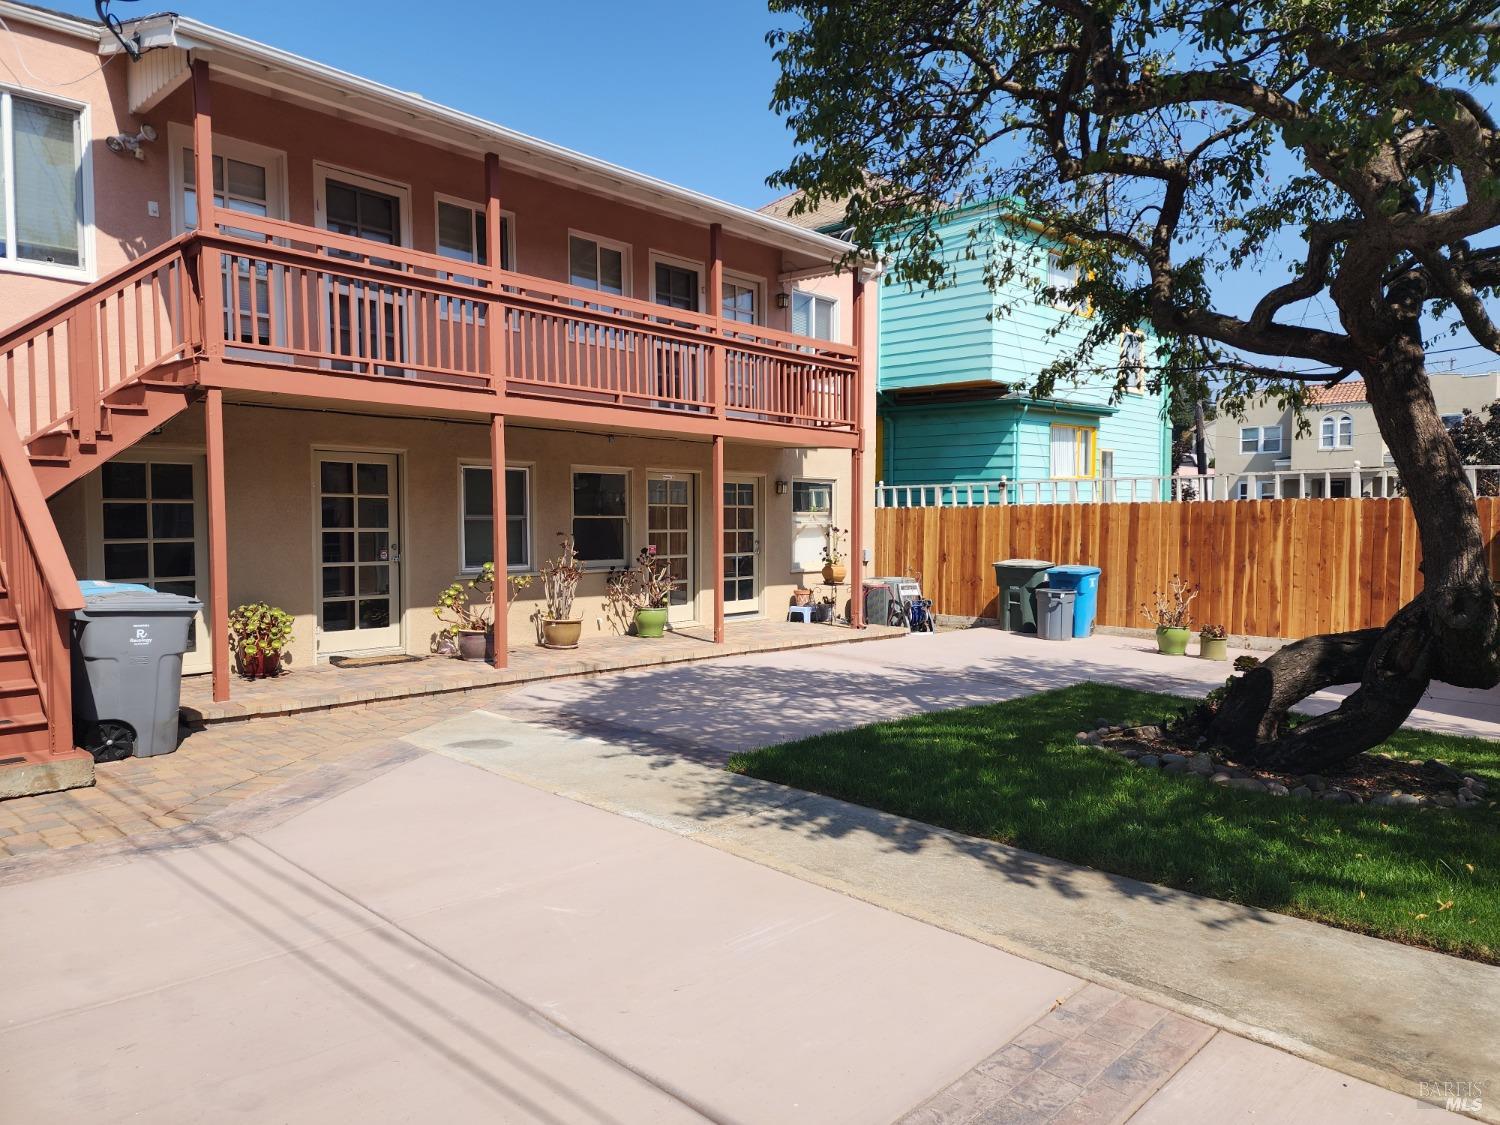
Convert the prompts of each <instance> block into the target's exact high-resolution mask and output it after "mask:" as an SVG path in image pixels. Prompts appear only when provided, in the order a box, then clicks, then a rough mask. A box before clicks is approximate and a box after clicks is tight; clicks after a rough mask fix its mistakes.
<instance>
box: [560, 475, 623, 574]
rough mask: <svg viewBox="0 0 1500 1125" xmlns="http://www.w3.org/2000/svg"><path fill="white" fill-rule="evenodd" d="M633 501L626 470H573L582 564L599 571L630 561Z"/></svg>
mask: <svg viewBox="0 0 1500 1125" xmlns="http://www.w3.org/2000/svg"><path fill="white" fill-rule="evenodd" d="M629 497H630V474H629V473H628V472H627V471H626V470H624V469H574V470H573V541H574V543H575V544H576V545H577V549H578V558H579V560H580V561H581V562H583V563H585V564H586V565H588V566H590V567H593V568H598V567H609V566H624V565H625V564H626V562H628V561H629V557H630V546H629V544H630V504H629Z"/></svg>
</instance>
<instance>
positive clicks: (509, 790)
mask: <svg viewBox="0 0 1500 1125" xmlns="http://www.w3.org/2000/svg"><path fill="white" fill-rule="evenodd" d="M263 839H264V841H265V843H266V845H267V846H268V847H270V848H272V849H274V850H275V851H276V852H277V853H278V854H280V855H282V856H284V857H287V858H288V859H289V860H291V861H293V862H295V863H296V864H297V865H298V866H299V867H301V868H303V869H305V870H307V871H309V872H311V873H313V874H315V875H316V876H317V877H318V878H320V879H322V880H324V881H326V882H327V883H329V884H331V885H335V886H338V887H340V888H342V889H344V890H346V891H347V892H348V893H350V894H351V895H353V897H355V898H357V899H358V900H359V901H360V902H362V903H363V904H365V905H367V906H368V907H370V908H371V909H372V910H374V911H376V912H377V913H379V914H380V915H381V916H382V917H385V918H387V919H390V920H391V921H392V922H394V923H396V924H398V925H399V926H400V927H401V928H402V929H403V930H404V931H406V932H408V933H410V934H412V935H414V936H415V937H416V938H417V939H418V940H420V941H421V942H422V943H423V944H425V945H427V946H428V947H430V948H433V949H436V950H440V951H442V953H443V954H444V955H445V956H447V957H449V958H451V959H452V960H453V961H455V962H457V963H461V964H463V965H465V966H468V967H470V968H472V969H473V970H474V971H475V972H477V973H479V974H480V975H482V976H485V977H487V978H490V979H496V980H503V981H504V982H505V987H506V989H507V990H508V991H510V992H512V993H513V994H514V995H515V996H517V997H518V998H520V999H521V1000H523V1001H524V1002H525V1003H527V1004H529V1005H531V1006H533V1007H535V1008H536V1009H537V1010H539V1011H542V1012H545V1013H546V1014H547V1016H548V1018H550V1019H552V1020H555V1021H556V1022H557V1023H558V1024H559V1025H561V1026H563V1027H565V1028H567V1029H569V1030H573V1031H575V1032H576V1033H578V1034H579V1035H580V1036H582V1037H584V1038H586V1039H587V1040H588V1041H589V1042H590V1043H593V1044H595V1045H597V1046H598V1047H599V1048H600V1049H601V1050H603V1051H604V1052H605V1053H606V1054H609V1055H610V1056H612V1057H619V1058H627V1059H629V1060H630V1061H631V1065H632V1067H633V1068H634V1069H636V1070H637V1071H639V1072H640V1073H642V1074H644V1075H647V1076H649V1077H650V1078H651V1079H652V1081H654V1082H655V1083H657V1084H658V1085H660V1086H662V1087H664V1088H667V1089H671V1090H674V1091H679V1092H681V1096H682V1097H683V1099H684V1100H685V1101H687V1102H689V1103H690V1104H693V1105H695V1106H698V1107H701V1108H702V1109H703V1110H704V1111H705V1112H706V1113H708V1114H709V1115H710V1116H712V1117H713V1118H715V1119H717V1120H733V1121H774V1122H810V1123H812V1122H816V1123H834V1122H851V1123H855V1122H859V1123H863V1122H870V1121H879V1120H890V1119H893V1118H894V1117H896V1116H899V1115H900V1114H901V1113H902V1112H904V1110H905V1109H906V1108H908V1107H909V1106H911V1105H913V1104H916V1103H917V1102H920V1101H921V1100H923V1099H924V1098H925V1097H927V1096H928V1095H930V1094H931V1093H932V1092H933V1091H934V1090H936V1089H938V1088H940V1087H941V1086H942V1085H944V1084H945V1083H946V1082H947V1081H948V1080H949V1079H950V1078H951V1077H952V1075H954V1074H956V1073H960V1072H962V1071H963V1070H966V1069H967V1068H968V1067H970V1066H972V1065H974V1063H975V1062H977V1061H978V1060H979V1059H981V1058H984V1057H985V1056H987V1055H988V1054H989V1053H990V1052H991V1051H992V1050H993V1049H994V1047H995V1045H996V1044H997V1043H1003V1042H1004V1041H1005V1040H1007V1039H1009V1038H1010V1037H1011V1036H1013V1035H1014V1034H1016V1033H1017V1032H1018V1031H1020V1030H1021V1029H1022V1028H1024V1027H1025V1026H1026V1025H1028V1024H1029V1023H1031V1022H1032V1021H1034V1020H1035V1019H1037V1018H1038V1017H1039V1016H1040V1015H1042V1014H1044V1013H1045V1012H1046V1011H1047V1010H1048V1009H1049V1008H1050V1007H1051V1006H1052V1005H1053V1004H1054V1003H1056V1002H1057V1001H1058V1000H1059V999H1061V998H1063V997H1065V996H1067V995H1068V994H1069V993H1070V992H1072V991H1074V990H1075V989H1076V988H1077V987H1078V986H1079V983H1078V982H1077V981H1076V980H1074V979H1072V978H1069V977H1067V976H1065V975H1064V974H1061V973H1058V972H1056V971H1054V970H1051V969H1047V968H1044V967H1042V966H1039V965H1035V964H1032V963H1029V962H1026V961H1023V960H1020V959H1018V958H1014V957H1010V956H1008V955H1006V954H1003V953H1000V952H998V951H996V950H993V949H990V948H987V947H985V946H983V945H980V944H978V943H975V942H971V941H968V940H966V939H963V938H960V937H957V936H955V935H953V934H949V933H946V932H944V931H941V930H937V929H934V928H931V927H926V926H921V925H919V924H917V923H914V922H912V921H911V920H909V919H906V918H902V917H900V916H899V915H895V914H891V913H889V912H886V911H882V910H879V909H876V908H874V907H872V906H870V905H869V904H867V903H864V902H860V901H858V900H856V899H853V898H849V897H845V896H842V895H836V894H831V893H829V892H828V891H826V890H824V889H822V888H818V887H814V886H810V885H808V884H806V883H803V882H801V881H799V880H796V879H792V878H789V877H787V876H786V875H783V874H781V873H778V872H775V871H771V870H769V869H767V868H765V867H763V866H760V865H758V864H754V863H749V862H746V861H744V860H742V859H738V858H736V857H733V856H730V855H727V854H725V853H724V852H723V851H719V850H714V849H709V848H702V847H698V846H696V845H695V844H692V843H690V842H688V841H685V840H682V839H681V838H679V837H676V836H673V835H670V834H667V833H663V832H658V831H654V830H653V829H651V828H649V827H647V826H645V825H642V824H637V823H633V822H631V821H630V820H627V819H624V818H621V817H615V816H610V815H608V814H606V813H603V812H601V811H599V810H597V809H592V808H589V807H587V806H585V805H580V804H576V803H571V802H564V801H560V800H558V799H557V798H555V797H550V796H547V795H545V794H542V793H540V792H538V791H536V790H534V789H532V788H529V787H526V786H521V785H516V784H514V783H511V782H507V781H505V780H503V779H501V778H499V777H495V776H490V775H486V774H479V773H474V772H473V771H470V770H469V769H468V768H467V767H466V766H463V765H460V764H458V763H455V762H452V761H448V760H445V759H442V758H429V759H426V760H422V761H418V762H415V763H412V764H411V765H409V766H404V767H401V768H400V769H397V770H393V771H391V772H390V773H388V774H386V775H384V776H383V777H381V778H378V779H376V780H374V781H372V782H370V783H369V784H367V785H365V786H362V787H361V788H360V789H358V790H355V791H353V792H351V793H348V794H346V795H344V796H343V797H341V798H339V799H338V800H337V801H332V802H329V803H327V804H325V805H323V806H321V807H319V808H316V809H313V810H310V811H309V812H307V813H305V814H303V815H302V816H299V817H297V818H295V819H294V820H291V821H288V822H286V823H285V824H282V825H280V826H279V827H276V828H274V829H271V830H270V831H268V832H266V833H264V835H263ZM455 860H459V862H455Z"/></svg>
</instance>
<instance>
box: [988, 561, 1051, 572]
mask: <svg viewBox="0 0 1500 1125" xmlns="http://www.w3.org/2000/svg"><path fill="white" fill-rule="evenodd" d="M995 565H996V566H1015V567H1031V568H1034V569H1036V570H1046V569H1048V568H1049V567H1051V565H1052V564H1051V563H1050V562H1048V561H1047V560H1046V559H1001V560H1000V561H999V562H997V563H995Z"/></svg>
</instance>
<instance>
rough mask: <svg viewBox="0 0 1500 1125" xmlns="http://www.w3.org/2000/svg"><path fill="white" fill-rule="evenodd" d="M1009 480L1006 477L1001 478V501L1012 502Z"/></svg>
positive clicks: (1003, 502)
mask: <svg viewBox="0 0 1500 1125" xmlns="http://www.w3.org/2000/svg"><path fill="white" fill-rule="evenodd" d="M1009 483H1010V482H1009V481H1008V480H1007V479H1006V478H1005V477H1001V478H1000V503H1002V504H1009V503H1010V492H1009Z"/></svg>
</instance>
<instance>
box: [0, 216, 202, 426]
mask: <svg viewBox="0 0 1500 1125" xmlns="http://www.w3.org/2000/svg"><path fill="white" fill-rule="evenodd" d="M194 237H195V234H194V233H193V232H189V233H188V234H183V235H179V236H178V237H176V238H174V239H172V240H171V241H170V242H164V243H162V244H161V245H160V246H158V247H155V248H154V249H152V250H150V251H148V252H147V253H145V254H143V255H141V257H139V258H137V259H136V260H135V261H133V262H131V263H130V264H129V265H127V266H125V267H124V268H122V269H119V270H116V271H114V272H113V273H111V274H109V275H108V276H106V277H102V278H100V279H99V280H98V281H96V282H94V283H92V284H91V285H87V286H85V287H83V288H81V289H76V290H74V291H73V292H71V293H69V294H68V295H67V296H66V297H64V298H63V299H62V300H61V301H59V302H57V303H56V304H55V305H53V306H51V307H50V308H47V309H43V310H42V311H41V312H39V313H37V314H36V315H35V316H33V317H30V318H29V319H27V320H24V321H22V322H21V323H20V324H17V325H15V326H13V327H12V328H10V329H8V330H7V331H6V332H5V333H4V334H3V335H0V398H3V399H4V403H5V406H6V408H7V409H8V410H9V412H10V415H11V418H12V419H13V420H14V423H15V428H16V430H17V431H18V433H19V435H20V438H21V441H22V443H23V444H25V443H28V442H30V441H32V440H33V439H35V438H37V437H40V436H41V435H42V434H46V433H51V432H52V431H54V430H59V429H63V428H71V429H73V430H74V431H76V432H77V434H78V438H79V440H80V441H84V442H92V441H93V440H94V439H95V438H96V437H97V436H98V433H99V428H100V425H101V422H102V409H101V404H102V400H103V398H104V396H105V395H107V394H108V393H109V392H111V391H113V390H114V389H115V388H117V387H120V386H122V385H124V384H126V383H129V382H131V381H132V380H134V379H137V378H140V377H141V376H142V375H145V374H146V373H148V372H149V371H151V370H152V369H153V368H156V367H159V366H161V365H162V364H163V363H167V362H170V361H171V360H174V359H180V358H185V357H186V356H187V354H188V353H189V351H190V350H191V349H192V347H193V346H194V341H196V340H197V339H199V338H200V336H201V333H200V331H199V328H198V326H197V324H196V320H197V315H198V300H197V297H196V295H195V294H194V292H193V287H192V276H191V271H190V268H189V262H188V255H189V254H190V253H191V251H192V243H193V239H194Z"/></svg>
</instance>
